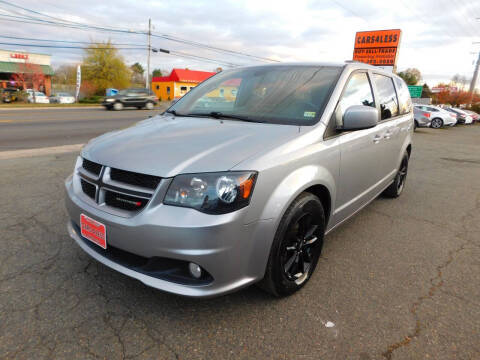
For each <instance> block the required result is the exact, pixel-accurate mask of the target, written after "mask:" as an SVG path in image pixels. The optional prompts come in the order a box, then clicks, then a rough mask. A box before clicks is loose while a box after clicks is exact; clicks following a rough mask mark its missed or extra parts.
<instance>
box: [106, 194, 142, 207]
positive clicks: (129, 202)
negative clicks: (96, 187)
mask: <svg viewBox="0 0 480 360" xmlns="http://www.w3.org/2000/svg"><path fill="white" fill-rule="evenodd" d="M148 200H149V199H145V198H141V197H137V196H130V195H125V194H121V193H117V192H113V191H110V190H106V191H105V204H107V205H108V206H112V207H114V208H118V209H122V210H127V211H138V210H141V209H143V208H144V207H145V205H147V203H148Z"/></svg>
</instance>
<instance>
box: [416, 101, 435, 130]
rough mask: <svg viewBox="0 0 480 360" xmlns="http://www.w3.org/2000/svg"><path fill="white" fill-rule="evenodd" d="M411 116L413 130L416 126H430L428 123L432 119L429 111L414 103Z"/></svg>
mask: <svg viewBox="0 0 480 360" xmlns="http://www.w3.org/2000/svg"><path fill="white" fill-rule="evenodd" d="M413 118H414V130H416V129H417V128H419V127H420V128H422V127H430V124H431V123H432V119H430V113H429V112H426V111H423V110H422V109H420V108H419V107H418V105H415V106H414V107H413Z"/></svg>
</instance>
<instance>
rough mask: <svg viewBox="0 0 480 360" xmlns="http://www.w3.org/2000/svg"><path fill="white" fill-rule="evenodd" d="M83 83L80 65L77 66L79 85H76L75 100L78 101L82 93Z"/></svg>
mask: <svg viewBox="0 0 480 360" xmlns="http://www.w3.org/2000/svg"><path fill="white" fill-rule="evenodd" d="M81 83H82V69H81V67H80V65H78V66H77V86H76V87H75V102H78V95H79V94H80V84H81Z"/></svg>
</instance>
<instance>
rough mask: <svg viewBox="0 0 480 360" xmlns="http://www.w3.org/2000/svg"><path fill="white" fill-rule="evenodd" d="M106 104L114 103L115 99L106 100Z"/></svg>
mask: <svg viewBox="0 0 480 360" xmlns="http://www.w3.org/2000/svg"><path fill="white" fill-rule="evenodd" d="M105 101H106V102H112V101H115V99H105Z"/></svg>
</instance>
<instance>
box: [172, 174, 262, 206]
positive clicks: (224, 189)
mask: <svg viewBox="0 0 480 360" xmlns="http://www.w3.org/2000/svg"><path fill="white" fill-rule="evenodd" d="M256 179H257V173H256V172H253V171H247V172H243V171H242V172H237V171H235V172H233V171H231V172H222V173H203V174H186V175H178V176H176V177H175V178H174V179H173V181H172V183H171V184H170V186H169V188H168V191H167V194H166V195H165V199H164V200H163V203H164V204H165V205H174V206H182V207H189V208H192V209H196V210H198V211H201V212H204V213H207V214H225V213H229V212H232V211H235V210H238V209H241V208H243V207H245V206H247V205H248V204H249V203H250V198H251V197H252V192H253V187H254V186H255V181H256Z"/></svg>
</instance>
